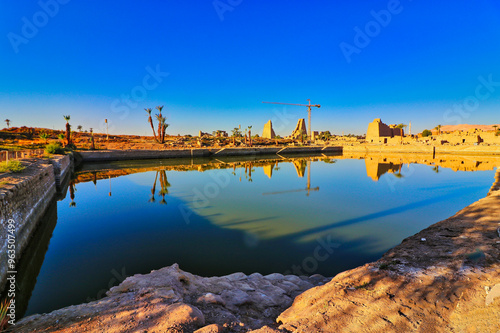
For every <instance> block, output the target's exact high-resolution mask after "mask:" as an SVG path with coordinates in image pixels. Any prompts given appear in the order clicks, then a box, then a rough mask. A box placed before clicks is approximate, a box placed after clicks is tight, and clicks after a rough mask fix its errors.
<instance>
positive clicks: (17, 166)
mask: <svg viewBox="0 0 500 333" xmlns="http://www.w3.org/2000/svg"><path fill="white" fill-rule="evenodd" d="M24 169H26V167H25V166H24V165H22V164H21V162H19V161H8V162H7V161H6V162H2V163H0V172H9V171H11V172H21V171H23V170H24Z"/></svg>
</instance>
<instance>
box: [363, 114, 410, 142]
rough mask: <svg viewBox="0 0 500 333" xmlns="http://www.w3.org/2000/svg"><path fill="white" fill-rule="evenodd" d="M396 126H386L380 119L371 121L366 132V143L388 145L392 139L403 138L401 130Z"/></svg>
mask: <svg viewBox="0 0 500 333" xmlns="http://www.w3.org/2000/svg"><path fill="white" fill-rule="evenodd" d="M396 126H397V125H389V126H388V125H386V124H384V123H383V122H382V120H381V119H380V118H377V119H375V120H373V122H371V123H370V124H368V131H367V132H366V141H367V142H369V143H388V141H394V140H391V139H392V138H396V139H397V138H399V139H400V138H401V137H402V136H404V131H403V129H402V128H397V127H396Z"/></svg>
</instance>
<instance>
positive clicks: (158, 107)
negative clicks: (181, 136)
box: [156, 105, 163, 140]
mask: <svg viewBox="0 0 500 333" xmlns="http://www.w3.org/2000/svg"><path fill="white" fill-rule="evenodd" d="M156 110H158V111H160V114H157V115H156V119H157V120H158V137H159V138H160V140H161V130H162V127H161V126H162V124H161V118H162V115H161V110H163V105H159V106H157V107H156Z"/></svg>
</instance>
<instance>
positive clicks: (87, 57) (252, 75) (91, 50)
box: [0, 0, 500, 135]
mask: <svg viewBox="0 0 500 333" xmlns="http://www.w3.org/2000/svg"><path fill="white" fill-rule="evenodd" d="M0 8H1V10H0V60H1V61H0V115H1V117H3V118H2V120H3V119H5V118H9V119H11V120H12V125H13V126H22V125H26V126H39V127H48V128H56V129H63V128H64V123H65V121H64V119H63V117H62V115H65V114H70V115H71V123H72V124H73V125H74V126H75V127H76V125H82V126H84V128H89V127H93V128H95V129H96V131H103V130H104V126H103V120H104V119H105V118H107V119H109V121H110V124H111V126H110V132H111V133H115V134H122V133H123V134H125V133H126V134H141V135H144V134H148V135H149V133H150V129H149V125H148V123H147V116H146V112H145V111H144V110H143V109H144V108H146V107H152V108H154V107H155V106H156V105H165V109H164V110H166V115H167V116H168V121H167V122H168V123H170V127H169V128H168V130H167V132H168V133H169V134H178V133H180V134H196V133H197V132H198V130H203V131H204V132H211V131H213V130H216V129H222V130H227V131H230V130H231V129H232V128H234V127H236V126H238V125H240V124H241V125H242V127H246V126H249V125H251V126H253V128H252V131H253V132H254V133H260V132H261V131H262V128H263V125H264V124H265V123H266V122H267V121H268V120H269V119H272V120H273V124H274V126H275V129H276V131H277V132H278V134H281V135H288V134H289V132H291V130H293V128H294V126H295V123H296V122H297V120H298V119H299V118H306V117H307V112H306V109H305V108H303V107H294V106H291V107H281V106H279V107H277V106H273V105H266V104H262V103H261V102H262V101H276V102H289V103H307V99H308V98H310V99H311V101H312V102H313V103H315V104H321V105H322V108H321V109H319V110H318V109H313V117H312V127H313V129H314V130H320V131H321V130H330V131H331V132H332V133H336V134H341V133H342V132H344V133H346V134H347V133H356V134H363V133H365V132H366V128H367V125H368V123H369V122H370V121H372V120H373V119H374V118H382V120H383V121H384V122H386V123H405V124H408V123H409V122H410V121H411V122H412V127H413V131H414V132H416V131H422V130H423V129H425V128H431V127H434V126H436V125H437V124H442V125H447V124H450V125H453V124H457V123H469V124H472V123H475V124H493V123H499V122H500V115H499V112H498V111H499V109H500V108H499V106H500V61H499V59H500V43H499V41H500V4H498V2H497V1H494V0H478V1H474V2H471V1H463V0H458V1H440V2H436V1H430V0H413V1H411V0H400V1H397V0H390V1H387V0H385V1H370V2H367V1H329V2H325V1H315V0H312V1H308V2H304V1H286V2H285V1H274V2H273V3H270V2H269V1H261V0H254V1H250V0H216V1H159V0H158V1H153V0H151V1H142V2H138V1H127V0H123V1H94V0H89V1H79V0H42V1H40V2H36V1H32V2H27V1H24V2H11V1H8V2H7V1H3V2H2V3H1V4H0ZM377 19H378V20H377ZM360 31H361V33H360ZM346 50H348V51H346ZM353 50H355V51H353ZM155 72H156V74H154V75H153V74H151V73H155ZM167 73H168V74H167ZM488 82H489V83H488Z"/></svg>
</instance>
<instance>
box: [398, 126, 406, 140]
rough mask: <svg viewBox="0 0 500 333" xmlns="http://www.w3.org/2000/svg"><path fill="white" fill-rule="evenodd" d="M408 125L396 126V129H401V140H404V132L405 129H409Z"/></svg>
mask: <svg viewBox="0 0 500 333" xmlns="http://www.w3.org/2000/svg"><path fill="white" fill-rule="evenodd" d="M407 126H408V125H405V124H399V125H398V126H396V128H399V129H401V132H400V133H401V138H403V131H404V129H405V128H406V127H407Z"/></svg>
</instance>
